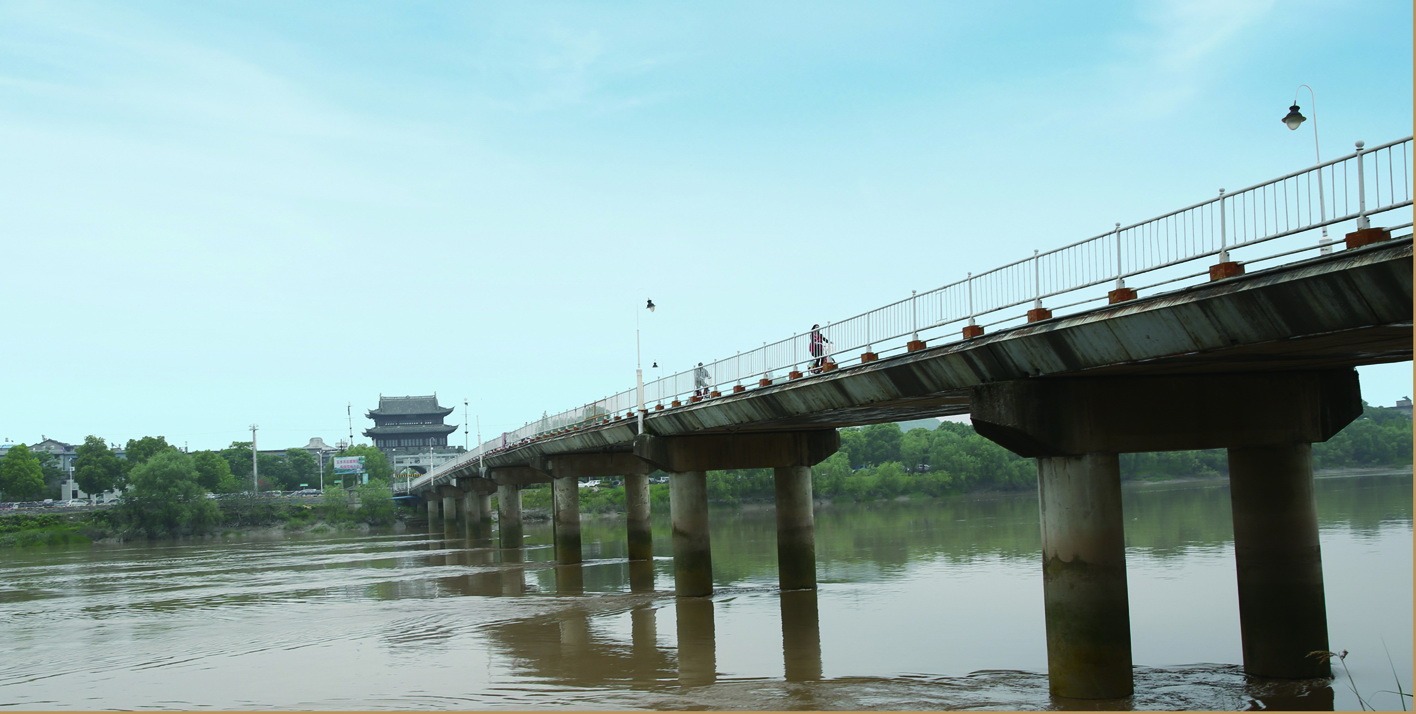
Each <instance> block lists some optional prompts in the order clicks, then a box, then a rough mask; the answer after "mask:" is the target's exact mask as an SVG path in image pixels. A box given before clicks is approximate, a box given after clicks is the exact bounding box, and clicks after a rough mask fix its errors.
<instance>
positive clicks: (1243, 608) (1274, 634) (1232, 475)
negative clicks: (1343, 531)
mask: <svg viewBox="0 0 1416 714" xmlns="http://www.w3.org/2000/svg"><path fill="white" fill-rule="evenodd" d="M1229 498H1230V506H1231V508H1232V509H1233V513H1234V564H1235V569H1236V570H1237V571H1238V575H1239V629H1240V632H1241V634H1242V639H1243V643H1244V671H1245V672H1247V673H1248V674H1251V675H1257V676H1260V677H1288V678H1292V677H1328V676H1331V667H1330V666H1329V665H1328V664H1327V663H1326V662H1323V661H1321V660H1318V659H1315V658H1313V657H1308V656H1307V653H1309V652H1325V651H1327V649H1328V634H1327V605H1326V601H1325V595H1324V592H1323V559H1322V553H1321V552H1320V550H1319V547H1318V514H1317V501H1316V500H1315V499H1314V496H1313V465H1312V447H1311V446H1310V445H1308V444H1292V445H1288V446H1275V447H1256V448H1236V449H1230V450H1229Z"/></svg>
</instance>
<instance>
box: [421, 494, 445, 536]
mask: <svg viewBox="0 0 1416 714" xmlns="http://www.w3.org/2000/svg"><path fill="white" fill-rule="evenodd" d="M423 501H424V502H425V503H427V505H428V528H432V527H433V526H434V525H436V524H438V523H442V498H441V497H440V496H438V494H436V493H433V492H432V491H424V492H423Z"/></svg>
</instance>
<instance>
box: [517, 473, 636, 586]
mask: <svg viewBox="0 0 1416 714" xmlns="http://www.w3.org/2000/svg"><path fill="white" fill-rule="evenodd" d="M531 467H532V468H534V469H538V470H540V471H542V472H544V473H548V474H551V476H552V477H553V480H554V482H556V483H560V482H562V481H567V482H569V483H570V484H571V485H570V486H568V487H567V488H569V489H570V491H571V492H570V493H569V494H568V495H567V497H566V498H567V501H569V499H570V498H572V497H573V498H574V499H575V508H576V517H575V518H576V521H575V526H574V527H575V545H574V552H575V553H576V554H577V555H576V558H577V559H578V558H579V557H580V556H579V552H580V530H579V528H580V521H579V518H580V516H579V508H580V505H579V504H580V501H579V499H580V493H579V484H578V483H577V479H582V478H606V477H610V476H619V477H622V478H623V479H624V495H625V511H626V513H625V515H626V521H627V522H628V524H627V527H628V533H627V536H628V540H629V542H628V551H629V559H630V560H631V561H636V560H651V559H653V557H654V538H653V535H652V534H651V533H650V530H649V527H650V521H649V472H650V471H652V470H653V467H652V466H651V465H649V464H648V463H646V462H645V461H644V460H643V459H640V458H638V457H636V456H635V455H634V454H624V453H611V454H558V455H555V456H542V457H539V458H537V459H533V461H532V464H531ZM556 497H557V499H559V498H560V496H559V492H557V496H556ZM557 502H559V501H557ZM557 509H559V506H557ZM557 518H558V520H557V521H556V527H557V528H558V529H559V527H560V520H559V516H557ZM557 532H559V531H557ZM557 538H559V535H558V536H557ZM557 543H558V544H557V548H558V549H559V547H560V546H559V541H557ZM567 546H568V547H569V543H567ZM557 552H559V550H558V551H557ZM576 562H579V561H578V560H577V561H576ZM634 572H636V571H635V570H633V569H631V574H633V573H634ZM652 580H653V577H652V573H651V574H650V581H651V582H652ZM651 589H652V588H651ZM636 592H638V591H636Z"/></svg>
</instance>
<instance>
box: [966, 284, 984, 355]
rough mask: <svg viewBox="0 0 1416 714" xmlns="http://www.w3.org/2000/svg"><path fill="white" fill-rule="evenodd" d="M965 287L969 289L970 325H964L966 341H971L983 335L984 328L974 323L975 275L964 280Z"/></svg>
mask: <svg viewBox="0 0 1416 714" xmlns="http://www.w3.org/2000/svg"><path fill="white" fill-rule="evenodd" d="M964 287H965V288H967V290H968V296H969V324H967V325H964V339H966V340H970V339H973V338H975V337H978V336H979V335H982V334H983V328H982V327H979V326H978V323H977V322H975V321H974V302H973V273H969V274H968V277H966V278H964Z"/></svg>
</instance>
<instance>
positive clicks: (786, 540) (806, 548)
mask: <svg viewBox="0 0 1416 714" xmlns="http://www.w3.org/2000/svg"><path fill="white" fill-rule="evenodd" d="M773 473H774V476H775V478H774V483H775V485H776V490H777V582H778V584H779V585H780V586H781V588H782V589H783V590H800V589H804V588H815V587H816V526H815V519H814V516H813V514H812V509H811V467H809V466H786V467H779V468H776V469H774V470H773Z"/></svg>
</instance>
